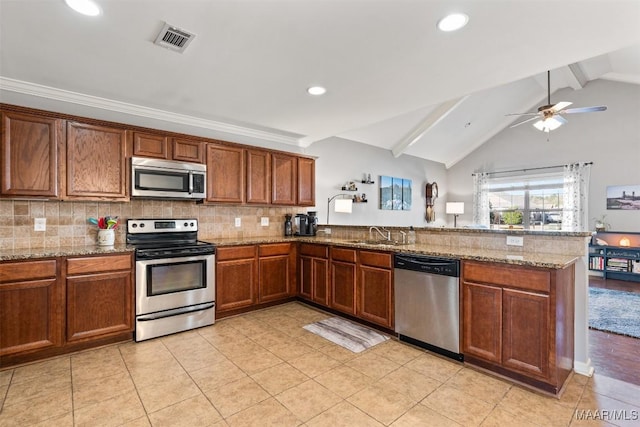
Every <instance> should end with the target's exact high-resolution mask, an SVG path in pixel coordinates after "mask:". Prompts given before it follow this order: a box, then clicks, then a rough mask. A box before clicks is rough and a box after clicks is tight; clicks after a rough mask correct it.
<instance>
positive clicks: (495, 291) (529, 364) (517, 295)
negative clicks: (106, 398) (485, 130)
mask: <svg viewBox="0 0 640 427" xmlns="http://www.w3.org/2000/svg"><path fill="white" fill-rule="evenodd" d="M462 288H463V292H462V295H463V301H462V312H463V319H462V349H463V350H462V351H463V353H464V356H465V361H466V362H467V363H471V364H475V365H478V366H481V367H483V368H486V369H489V370H493V371H495V372H498V373H500V374H502V375H507V376H510V377H512V378H514V379H517V380H519V381H522V382H525V383H528V384H530V385H533V386H535V387H538V388H541V389H543V390H546V391H549V392H552V393H558V392H559V391H560V389H561V387H562V385H563V384H564V382H565V380H566V379H567V377H568V376H569V374H570V373H571V371H572V368H573V318H574V266H573V265H571V266H568V267H566V268H563V269H544V268H534V267H520V266H511V265H508V264H496V263H493V264H492V263H481V262H475V261H464V262H463V269H462Z"/></svg>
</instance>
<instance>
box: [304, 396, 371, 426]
mask: <svg viewBox="0 0 640 427" xmlns="http://www.w3.org/2000/svg"><path fill="white" fill-rule="evenodd" d="M305 425H307V426H309V427H323V426H326V427H354V426H358V427H368V426H371V427H377V426H382V424H380V423H379V422H378V421H376V420H375V419H373V418H371V417H370V416H368V415H367V414H365V413H364V412H362V411H361V410H360V409H358V408H356V407H355V406H353V405H352V404H350V403H349V402H340V403H338V404H337V405H335V406H334V407H332V408H330V409H328V410H326V411H324V412H322V413H321V414H320V415H318V416H316V417H314V418H312V419H311V420H309V421H308V422H307V423H306V424H305Z"/></svg>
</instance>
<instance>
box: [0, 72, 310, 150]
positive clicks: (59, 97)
mask: <svg viewBox="0 0 640 427" xmlns="http://www.w3.org/2000/svg"><path fill="white" fill-rule="evenodd" d="M0 90H6V91H10V92H16V93H21V94H24V95H32V96H37V97H41V98H47V99H53V100H56V101H62V102H68V103H72V104H78V105H83V106H86V107H93V108H99V109H102V110H108V111H114V112H117V113H124V114H131V115H134V116H139V117H145V118H149V119H156V120H162V121H165V122H170V123H177V124H181V125H187V126H194V127H199V128H203V129H209V130H213V131H218V132H224V133H229V134H234V135H241V136H246V137H250V138H257V139H261V140H265V141H271V142H278V143H281V144H288V145H295V146H297V147H300V146H301V145H300V138H298V137H294V136H289V135H283V134H279V133H275V132H267V131H263V130H258V129H252V128H247V127H243V126H238V125H233V124H229V123H224V122H219V121H215V120H206V119H200V118H197V117H193V116H187V115H184V114H177V113H172V112H170V111H164V110H158V109H155V108H149V107H143V106H141V105H135V104H129V103H126V102H120V101H114V100H111V99H106V98H100V97H97V96H92V95H86V94H83V93H78V92H71V91H68V90H63V89H57V88H54V87H49V86H44V85H39V84H36V83H30V82H25V81H21V80H15V79H10V78H7V77H2V76H0Z"/></svg>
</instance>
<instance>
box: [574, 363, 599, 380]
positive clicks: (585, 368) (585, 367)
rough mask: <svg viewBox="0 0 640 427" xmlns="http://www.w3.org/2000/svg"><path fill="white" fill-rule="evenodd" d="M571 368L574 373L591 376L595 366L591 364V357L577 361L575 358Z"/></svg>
mask: <svg viewBox="0 0 640 427" xmlns="http://www.w3.org/2000/svg"><path fill="white" fill-rule="evenodd" d="M573 370H574V371H575V373H576V374H580V375H584V376H587V377H591V376H593V372H594V371H595V368H594V367H593V365H592V364H591V359H590V358H589V359H587V361H586V362H578V361H576V360H574V361H573Z"/></svg>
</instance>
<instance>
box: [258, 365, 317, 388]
mask: <svg viewBox="0 0 640 427" xmlns="http://www.w3.org/2000/svg"><path fill="white" fill-rule="evenodd" d="M251 377H252V378H253V379H254V380H255V381H256V382H257V383H258V384H260V385H261V386H262V388H264V389H265V390H267V391H268V392H269V393H271V395H272V396H275V395H276V394H279V393H282V392H283V391H285V390H287V389H290V388H291V387H295V386H297V385H298V384H302V383H303V382H305V381H307V380H308V379H309V377H308V376H306V375H305V374H303V373H302V372H300V371H299V370H297V369H296V368H294V367H293V366H291V365H289V364H288V363H281V364H279V365H276V366H272V367H271V368H268V369H265V370H264V371H261V372H258V373H256V374H253V375H252V376H251Z"/></svg>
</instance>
